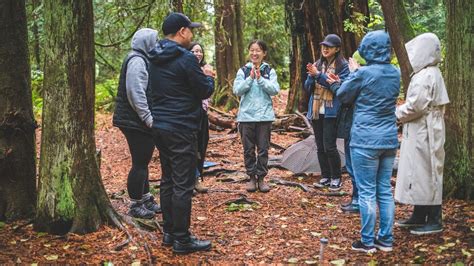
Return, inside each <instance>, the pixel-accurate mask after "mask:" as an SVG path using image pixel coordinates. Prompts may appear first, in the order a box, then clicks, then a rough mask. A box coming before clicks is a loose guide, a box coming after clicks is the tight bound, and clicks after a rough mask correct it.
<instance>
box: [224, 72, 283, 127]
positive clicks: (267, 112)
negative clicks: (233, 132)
mask: <svg viewBox="0 0 474 266" xmlns="http://www.w3.org/2000/svg"><path fill="white" fill-rule="evenodd" d="M246 66H247V67H249V68H251V67H252V63H247V65H246ZM265 66H268V64H267V63H262V65H261V66H260V70H262V69H263V68H264V67H265ZM233 91H234V94H235V95H237V96H240V107H239V114H238V115H237V121H238V122H266V121H267V122H268V121H273V120H275V113H274V111H273V104H272V98H271V96H275V95H277V94H278V92H279V91H280V85H279V84H278V80H277V74H276V72H275V70H274V69H272V70H270V75H269V76H268V77H263V76H261V77H260V78H259V79H258V80H256V79H252V78H251V77H250V76H249V77H247V78H245V74H244V71H242V69H239V71H238V72H237V77H236V78H235V80H234V88H233Z"/></svg>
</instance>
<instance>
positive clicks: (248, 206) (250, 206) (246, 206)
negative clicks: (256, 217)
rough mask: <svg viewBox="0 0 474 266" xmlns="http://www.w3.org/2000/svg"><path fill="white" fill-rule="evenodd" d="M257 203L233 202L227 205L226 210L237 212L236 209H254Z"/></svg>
mask: <svg viewBox="0 0 474 266" xmlns="http://www.w3.org/2000/svg"><path fill="white" fill-rule="evenodd" d="M256 206H257V205H256V204H247V203H244V204H237V203H231V204H230V205H228V206H227V208H226V211H228V212H236V211H253V209H254V208H255V207H256Z"/></svg>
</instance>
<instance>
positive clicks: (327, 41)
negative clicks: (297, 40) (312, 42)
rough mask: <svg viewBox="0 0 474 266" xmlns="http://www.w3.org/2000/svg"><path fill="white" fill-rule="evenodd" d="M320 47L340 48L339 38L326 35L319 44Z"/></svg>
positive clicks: (334, 35) (333, 35)
mask: <svg viewBox="0 0 474 266" xmlns="http://www.w3.org/2000/svg"><path fill="white" fill-rule="evenodd" d="M319 44H320V45H326V46H329V47H340V46H341V38H339V36H337V35H336V34H328V35H327V36H326V37H325V38H324V41H322V42H320V43H319Z"/></svg>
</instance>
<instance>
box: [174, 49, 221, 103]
mask: <svg viewBox="0 0 474 266" xmlns="http://www.w3.org/2000/svg"><path fill="white" fill-rule="evenodd" d="M181 64H182V69H184V71H185V72H186V76H187V77H188V81H189V84H191V86H192V87H193V88H194V90H195V91H196V93H197V95H198V97H199V98H200V99H202V100H204V99H207V98H209V97H211V95H212V93H213V92H214V79H213V78H212V77H209V76H206V75H205V74H204V72H203V71H202V69H201V66H199V63H198V61H197V59H196V56H194V55H193V54H192V53H186V54H185V55H184V58H183V60H181Z"/></svg>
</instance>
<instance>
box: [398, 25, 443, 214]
mask: <svg viewBox="0 0 474 266" xmlns="http://www.w3.org/2000/svg"><path fill="white" fill-rule="evenodd" d="M405 47H406V49H407V52H408V57H409V59H410V63H411V65H412V67H413V72H414V73H413V76H412V78H411V81H410V86H409V87H408V92H407V99H406V102H405V104H403V105H401V106H399V107H398V108H397V110H396V115H397V118H398V119H399V120H400V121H401V122H403V123H404V126H403V137H402V145H401V151H400V163H399V166H398V176H397V184H396V187H395V200H397V201H399V202H401V203H405V204H412V205H441V201H442V194H443V167H444V147H443V146H444V142H445V125H444V109H445V105H446V104H448V103H449V98H448V94H447V91H446V87H445V85H444V80H443V77H442V75H441V71H440V70H439V68H438V66H437V64H438V63H439V62H441V47H440V41H439V39H438V37H436V35H434V34H433V33H424V34H421V35H419V36H417V37H415V38H414V39H413V40H411V41H409V42H408V43H407V44H406V45H405Z"/></svg>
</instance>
